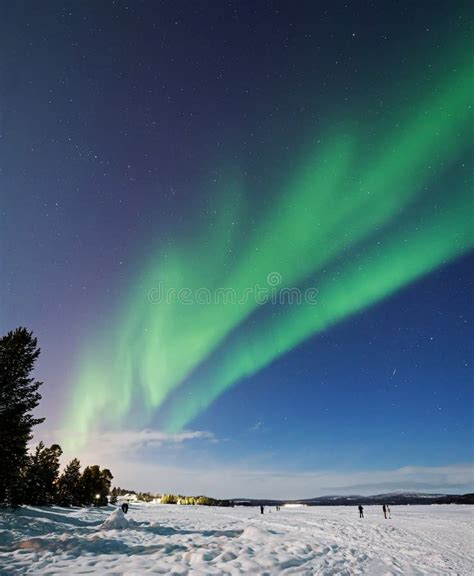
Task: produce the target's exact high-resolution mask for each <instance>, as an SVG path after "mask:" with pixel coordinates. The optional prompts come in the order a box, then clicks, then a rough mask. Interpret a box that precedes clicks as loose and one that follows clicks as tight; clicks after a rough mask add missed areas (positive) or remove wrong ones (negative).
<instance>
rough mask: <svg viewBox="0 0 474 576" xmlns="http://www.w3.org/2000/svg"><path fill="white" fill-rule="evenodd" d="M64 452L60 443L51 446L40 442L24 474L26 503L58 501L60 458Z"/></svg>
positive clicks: (46, 504)
mask: <svg viewBox="0 0 474 576" xmlns="http://www.w3.org/2000/svg"><path fill="white" fill-rule="evenodd" d="M62 453H63V451H62V450H61V447H60V446H59V445H58V444H53V445H52V446H51V447H49V448H47V447H46V446H45V445H44V444H43V442H40V443H39V444H38V446H37V447H36V450H35V452H34V454H33V456H30V459H29V462H28V465H27V467H26V471H25V474H24V482H25V495H24V503H25V504H32V505H33V506H51V504H53V503H54V502H56V501H57V482H58V478H59V458H60V457H61V454H62Z"/></svg>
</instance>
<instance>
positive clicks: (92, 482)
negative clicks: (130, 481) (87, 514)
mask: <svg viewBox="0 0 474 576" xmlns="http://www.w3.org/2000/svg"><path fill="white" fill-rule="evenodd" d="M112 479H113V476H112V473H111V472H110V470H108V469H107V468H104V469H103V470H101V469H100V467H99V466H97V465H95V466H87V468H85V469H84V472H83V473H82V477H81V494H82V502H83V503H84V504H85V505H86V506H92V505H94V506H106V505H107V496H108V494H109V492H110V486H111V482H112Z"/></svg>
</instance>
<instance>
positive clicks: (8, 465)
mask: <svg viewBox="0 0 474 576" xmlns="http://www.w3.org/2000/svg"><path fill="white" fill-rule="evenodd" d="M39 354H40V349H39V348H38V346H37V340H36V338H34V337H33V334H32V332H28V330H26V328H17V329H16V330H14V331H12V332H9V333H8V334H7V335H6V336H3V337H2V338H1V339H0V505H2V506H16V505H18V504H19V503H21V501H22V491H23V488H24V478H23V471H24V469H25V466H26V464H27V462H28V448H27V447H28V442H29V441H30V440H31V438H32V428H33V426H36V425H37V424H40V423H41V422H43V420H44V418H34V417H33V415H32V414H31V412H32V410H33V409H34V408H36V406H38V403H39V401H40V399H41V394H40V393H39V392H38V388H39V387H40V386H41V384H42V383H41V382H38V381H35V380H34V378H33V377H32V376H31V373H32V371H33V368H34V365H35V362H36V360H37V359H38V356H39Z"/></svg>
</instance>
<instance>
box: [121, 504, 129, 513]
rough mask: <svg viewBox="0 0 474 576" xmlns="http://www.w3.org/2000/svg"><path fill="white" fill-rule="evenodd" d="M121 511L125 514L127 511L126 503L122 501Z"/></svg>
mask: <svg viewBox="0 0 474 576" xmlns="http://www.w3.org/2000/svg"><path fill="white" fill-rule="evenodd" d="M122 512H123V513H124V514H126V513H127V512H128V504H127V503H126V502H124V503H123V504H122Z"/></svg>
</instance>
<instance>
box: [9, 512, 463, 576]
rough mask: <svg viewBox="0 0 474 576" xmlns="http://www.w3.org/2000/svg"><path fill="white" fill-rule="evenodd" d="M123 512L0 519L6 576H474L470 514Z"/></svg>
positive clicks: (21, 514)
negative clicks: (163, 575)
mask: <svg viewBox="0 0 474 576" xmlns="http://www.w3.org/2000/svg"><path fill="white" fill-rule="evenodd" d="M115 510H116V509H115V508H113V507H107V508H102V509H71V510H65V509H61V508H49V509H38V508H22V509H20V510H18V511H16V512H15V513H12V512H0V574H2V575H3V574H133V575H138V574H147V573H152V574H251V575H258V574H261V575H263V574H267V575H273V574H327V575H329V574H347V575H349V574H350V575H352V574H373V575H376V576H383V575H385V574H403V575H409V574H413V575H414V574H417V575H418V574H429V575H430V576H434V575H436V574H466V575H468V574H469V575H470V574H473V573H474V531H473V524H474V507H469V506H455V505H451V506H400V507H393V508H392V520H384V518H383V515H382V510H381V508H380V507H378V506H377V507H371V506H367V507H366V508H365V516H366V517H365V519H359V518H358V512H357V509H356V507H332V508H331V507H311V508H291V509H287V508H282V509H281V510H280V511H279V512H276V511H275V509H272V512H271V514H270V513H268V511H269V509H268V508H267V509H266V513H265V514H264V515H263V516H261V515H260V513H259V510H258V509H257V508H240V507H236V508H208V507H205V506H172V505H168V506H166V505H159V504H152V505H145V504H144V505H139V504H133V505H132V506H131V508H130V510H129V513H128V514H127V516H126V517H125V518H124V517H123V515H122V513H121V511H118V512H117V511H115ZM114 511H115V512H114Z"/></svg>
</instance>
